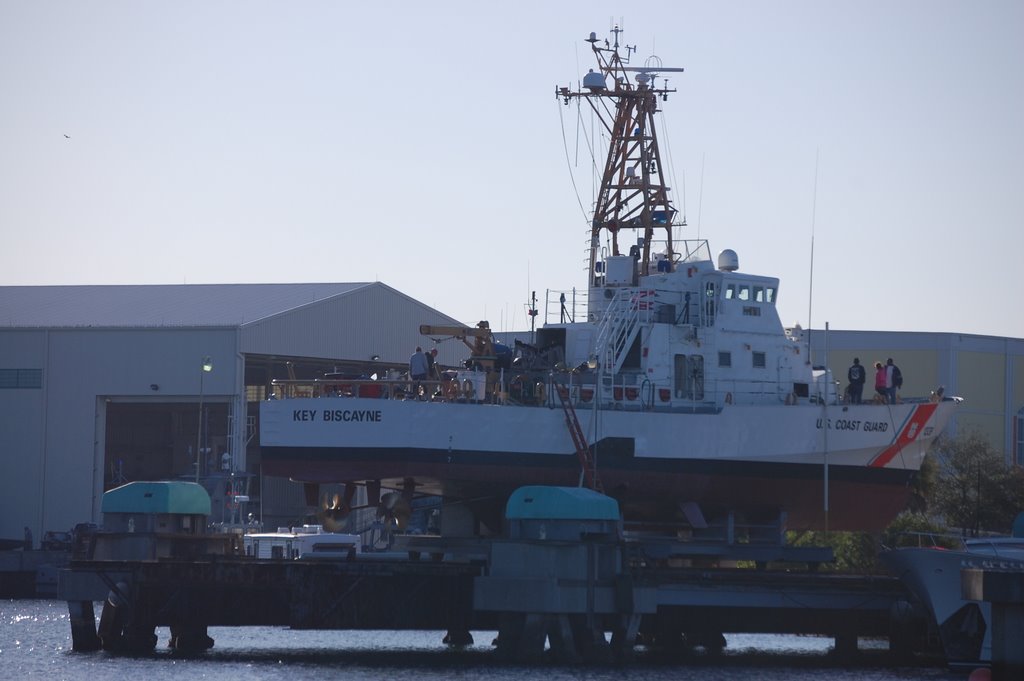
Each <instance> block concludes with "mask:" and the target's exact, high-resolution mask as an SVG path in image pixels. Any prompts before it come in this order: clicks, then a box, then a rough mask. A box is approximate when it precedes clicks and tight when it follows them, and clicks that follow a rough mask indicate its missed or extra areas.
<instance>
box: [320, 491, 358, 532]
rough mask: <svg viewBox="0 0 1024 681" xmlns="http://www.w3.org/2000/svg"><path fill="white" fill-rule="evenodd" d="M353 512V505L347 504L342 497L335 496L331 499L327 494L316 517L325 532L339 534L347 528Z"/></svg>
mask: <svg viewBox="0 0 1024 681" xmlns="http://www.w3.org/2000/svg"><path fill="white" fill-rule="evenodd" d="M351 512H352V506H351V504H347V503H345V502H344V501H343V500H342V498H341V495H339V494H335V495H334V496H333V497H330V496H329V495H328V494H326V493H325V494H324V495H323V500H322V502H321V504H320V510H319V511H318V512H317V514H316V516H317V520H318V521H320V524H321V525H323V527H324V529H325V530H327V531H328V532H339V531H341V530H342V529H343V528H344V527H345V524H346V520H347V519H348V515H349V513H351Z"/></svg>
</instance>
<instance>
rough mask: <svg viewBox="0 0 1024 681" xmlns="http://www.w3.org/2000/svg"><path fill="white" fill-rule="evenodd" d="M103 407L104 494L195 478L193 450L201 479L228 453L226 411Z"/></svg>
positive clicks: (159, 405) (184, 405)
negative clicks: (155, 482)
mask: <svg viewBox="0 0 1024 681" xmlns="http://www.w3.org/2000/svg"><path fill="white" fill-rule="evenodd" d="M202 416H203V418H202V430H201V431H200V414H199V404H198V403H189V402H108V403H107V405H106V422H105V435H106V437H105V447H104V465H103V490H104V491H106V490H109V489H113V488H114V487H118V486H120V485H123V484H125V483H127V482H133V481H136V480H174V479H189V478H192V479H194V478H195V474H196V459H197V457H196V448H197V443H198V445H199V454H200V455H199V457H198V459H199V466H200V470H201V472H202V474H203V475H207V474H208V473H209V472H211V471H213V470H216V469H217V468H218V467H219V466H220V459H219V457H220V455H221V453H222V452H224V451H225V450H226V449H227V442H228V405H227V404H225V403H216V402H205V401H204V402H203V413H202Z"/></svg>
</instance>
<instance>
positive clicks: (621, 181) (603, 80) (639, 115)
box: [556, 24, 683, 287]
mask: <svg viewBox="0 0 1024 681" xmlns="http://www.w3.org/2000/svg"><path fill="white" fill-rule="evenodd" d="M611 33H612V35H613V40H614V43H612V44H609V42H608V40H603V41H599V40H598V38H597V34H596V33H591V34H590V37H589V38H588V39H587V42H589V43H590V45H591V48H592V49H593V51H594V56H595V58H596V59H597V64H598V70H597V71H595V70H593V69H592V70H591V71H590V72H589V73H588V74H587V75H586V76H584V78H583V87H582V88H581V89H579V90H575V91H574V90H572V89H571V88H569V87H560V88H558V89H557V90H556V95H557V96H558V97H561V98H562V100H563V101H564V103H565V104H566V105H568V104H569V102H570V101H572V100H573V99H585V100H587V103H589V104H590V106H591V108H592V109H593V111H594V112H595V114H596V116H597V118H598V119H599V120H600V121H601V123H602V124H603V125H604V128H605V131H606V132H607V133H608V135H609V136H610V142H609V145H608V156H607V159H606V161H605V165H604V172H603V174H602V177H601V187H600V190H599V192H598V196H597V202H596V205H595V208H594V215H593V218H592V220H591V231H590V281H589V285H590V286H592V287H593V286H600V285H601V282H600V279H601V272H600V265H599V261H600V258H599V255H600V250H601V236H602V234H601V233H602V232H603V231H607V232H608V235H609V237H610V241H611V255H621V253H620V244H619V232H620V231H621V230H624V229H628V230H635V231H637V232H640V235H639V236H638V238H637V240H636V242H635V243H636V247H635V248H634V247H633V245H632V244H629V247H628V248H627V250H628V252H629V253H630V254H631V255H633V254H635V255H636V256H637V259H638V261H639V263H638V264H639V268H638V271H639V272H641V273H645V274H646V273H648V272H650V271H651V268H650V264H651V245H652V243H653V241H654V235H655V230H657V229H663V230H664V244H665V247H664V254H665V259H664V261H665V262H667V263H668V267H669V271H671V270H672V268H673V267H674V264H675V257H674V256H675V253H674V249H673V245H672V228H673V227H674V226H676V223H675V218H676V210H675V208H674V206H673V205H672V203H671V202H670V201H669V198H668V189H669V188H668V187H667V186H666V185H665V179H666V177H667V175H666V172H665V169H664V166H663V163H662V158H661V153H660V151H659V149H658V136H657V132H656V129H655V125H654V114H655V113H657V112H658V99H659V97H660V98H661V100H662V101H665V100H666V99H668V95H669V93H672V92H675V90H674V89H670V88H669V87H668V85H667V81H666V82H665V83H664V84H663V85H662V86H661V87H658V86H657V83H656V79H657V77H658V74H660V73H667V72H681V71H683V69H681V68H667V67H663V66H661V63H660V60H658V59H657V58H656V57H653V58H651V59H649V60H648V62H647V64H646V65H645V66H642V67H641V66H629V58H630V56H631V55H632V54H633V52H635V51H636V47H634V46H630V45H624V44H621V45H620V42H619V34H620V33H622V28H621V27H620V26H619V25H618V24H616V25H615V26H614V27H613V28H612V30H611ZM631 76H632V77H631Z"/></svg>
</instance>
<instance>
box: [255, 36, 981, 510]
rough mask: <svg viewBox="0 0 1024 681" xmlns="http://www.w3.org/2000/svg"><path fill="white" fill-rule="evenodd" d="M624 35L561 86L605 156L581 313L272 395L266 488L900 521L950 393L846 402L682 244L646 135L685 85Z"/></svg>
mask: <svg viewBox="0 0 1024 681" xmlns="http://www.w3.org/2000/svg"><path fill="white" fill-rule="evenodd" d="M620 33H621V31H620V29H618V28H617V27H616V28H615V29H614V31H613V35H612V40H610V41H607V40H599V39H598V38H597V36H596V35H595V34H591V36H590V38H589V39H588V40H587V42H589V43H590V46H591V48H592V51H593V55H594V58H595V60H596V68H595V69H592V70H591V71H590V72H589V73H587V74H586V75H585V76H584V78H583V80H582V87H581V88H578V89H574V88H571V87H559V88H556V96H557V97H558V99H559V100H560V101H562V102H564V103H565V104H566V105H574V104H575V105H578V106H580V107H581V108H583V109H585V108H588V107H589V109H590V110H592V112H593V114H594V116H595V117H596V119H597V120H599V121H601V123H602V124H603V125H602V126H601V127H602V129H603V134H604V135H605V136H606V137H607V139H608V140H609V143H608V147H607V149H606V150H605V152H604V153H603V154H601V157H603V159H604V170H603V173H602V176H601V177H602V179H601V186H600V190H599V192H598V194H597V201H596V204H595V208H594V212H593V214H592V216H591V218H590V238H589V245H588V248H587V258H588V261H589V272H588V275H587V277H588V286H587V292H586V299H587V308H586V313H585V314H584V315H582V316H581V318H579V319H577V318H575V317H572V316H571V315H570V318H567V319H559V321H558V322H557V323H549V324H545V325H544V326H543V327H542V328H540V329H538V330H537V331H536V333H535V336H534V337H533V338H532V339H531V342H529V343H526V342H519V343H516V345H515V348H514V349H512V348H502V347H501V346H500V345H499V344H497V343H496V341H495V338H494V337H493V334H492V333H491V330H490V328H489V325H488V324H487V322H480V323H479V324H478V325H477V326H475V327H456V328H446V329H443V328H436V327H421V331H422V332H423V333H424V334H426V335H427V336H428V337H432V338H437V337H451V338H458V339H461V340H462V341H463V342H465V343H466V344H467V345H468V346H469V347H470V349H471V353H472V354H471V355H470V357H469V360H468V361H467V362H466V365H465V366H464V367H459V368H457V369H455V370H452V371H451V372H449V373H446V374H442V375H437V376H433V377H429V379H428V380H418V381H411V380H382V381H344V382H342V383H339V382H338V381H335V380H329V379H324V380H323V381H319V382H312V383H308V384H302V382H299V381H277V382H275V383H276V386H275V390H276V394H275V395H274V399H270V400H267V401H265V402H263V403H262V404H261V408H260V446H261V456H262V466H263V471H264V472H265V473H267V474H270V475H278V476H286V477H290V478H292V479H294V480H299V481H303V482H307V483H311V484H318V483H336V482H344V483H351V484H359V485H363V484H365V485H367V487H368V489H372V490H375V492H376V493H377V494H379V490H380V488H381V487H383V488H386V489H395V490H402V492H403V493H404V494H406V495H413V494H421V493H422V494H434V495H441V496H443V497H445V498H446V499H449V500H453V501H458V502H459V503H460V504H461V505H463V506H464V507H467V508H470V509H471V510H472V511H473V512H474V513H475V514H476V516H477V518H478V519H480V520H482V521H484V522H485V523H486V524H488V525H489V526H491V528H492V529H494V528H497V527H500V514H501V509H503V507H504V503H505V500H506V499H507V498H508V496H509V494H511V492H512V491H513V490H515V489H516V488H518V487H521V486H524V485H555V486H565V485H574V484H581V483H582V484H584V485H586V486H588V487H591V488H595V489H599V490H602V491H604V492H605V493H607V494H608V495H610V496H613V497H615V498H616V499H617V500H618V501H619V504H620V507H621V508H622V510H623V514H624V516H625V517H626V518H627V519H630V520H635V521H661V522H681V523H685V524H688V525H690V526H692V527H694V528H702V527H706V526H707V525H708V524H713V523H714V522H716V519H718V520H721V519H725V520H724V521H723V522H726V523H731V522H733V520H735V519H736V518H737V517H740V518H743V519H745V520H746V521H748V522H752V523H756V522H759V521H763V520H765V519H773V520H777V521H779V522H781V523H782V525H783V526H786V527H789V528H793V529H814V528H826V527H827V528H831V529H851V530H877V529H881V528H883V527H884V526H885V525H887V524H888V523H889V522H890V521H891V520H892V518H894V517H895V516H896V515H897V514H898V513H899V512H900V511H901V510H902V509H903V508H904V506H905V503H906V501H907V499H908V496H909V493H910V486H909V482H910V480H911V478H912V477H913V476H914V475H915V474H916V472H917V471H918V469H919V468H920V465H921V462H922V460H923V459H924V456H925V453H926V452H927V451H928V448H929V446H930V445H931V444H932V442H933V441H934V440H935V438H936V437H938V436H939V434H940V433H941V432H942V430H943V428H944V427H945V426H946V423H947V422H948V421H949V419H950V417H951V416H952V414H953V412H954V410H955V408H956V406H957V404H959V402H960V401H961V400H960V398H956V397H947V396H944V395H943V394H942V393H943V391H942V390H941V389H938V390H936V391H934V392H933V393H932V394H931V395H924V396H921V397H918V398H914V397H903V398H902V399H900V400H899V401H897V402H896V403H888V402H885V401H882V403H871V402H869V401H865V402H864V403H861V402H860V401H859V400H857V401H856V402H852V401H849V400H847V399H846V397H845V396H844V395H843V394H842V393H841V391H839V390H837V384H836V381H835V380H834V379H833V377H832V375H831V373H830V372H829V371H828V370H827V369H825V368H823V367H820V366H816V365H815V364H814V363H812V360H811V356H810V352H809V344H808V342H807V338H805V337H804V335H803V334H802V332H801V331H800V330H799V328H798V327H796V328H791V329H787V328H785V327H784V326H783V324H782V322H781V321H780V318H779V313H778V308H777V303H778V300H779V296H780V290H781V289H780V285H779V279H778V278H776V277H772V276H765V275H760V274H753V273H747V272H743V271H742V270H741V269H740V266H739V257H738V255H737V253H736V252H735V251H733V250H730V249H726V250H723V251H721V252H720V253H719V254H718V256H717V258H713V257H712V255H711V250H710V247H709V246H708V242H707V241H706V240H703V239H697V240H688V239H682V238H680V233H681V232H682V230H683V229H684V228H685V227H686V221H685V218H684V217H683V216H682V215H681V213H680V212H679V211H678V210H677V209H676V207H675V205H674V204H673V202H672V200H671V199H670V191H669V190H670V187H669V186H668V184H667V177H668V175H669V170H668V168H667V167H666V164H665V162H664V158H663V156H662V154H661V151H660V149H659V135H658V131H657V121H658V118H659V115H660V113H661V107H662V106H663V105H664V103H665V101H666V100H668V98H669V96H670V95H671V94H672V93H674V92H675V90H674V89H672V88H670V87H669V86H668V81H667V76H668V75H670V74H674V73H679V72H681V71H682V69H679V68H667V67H664V66H662V64H661V62H660V60H658V59H657V58H651V59H648V60H647V61H646V62H644V63H643V64H640V65H634V64H632V63H631V62H630V56H631V55H632V53H633V48H631V47H628V46H626V45H620ZM576 261H577V258H576V257H575V255H574V256H573V257H572V258H571V260H570V262H571V263H572V264H571V267H572V268H573V269H575V267H576V265H575V263H576ZM314 496H315V495H314ZM370 496H371V497H373V496H375V494H371V495H370ZM866 500H869V501H866Z"/></svg>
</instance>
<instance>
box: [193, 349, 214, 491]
mask: <svg viewBox="0 0 1024 681" xmlns="http://www.w3.org/2000/svg"><path fill="white" fill-rule="evenodd" d="M211 371H213V360H211V359H210V356H209V355H204V356H203V363H202V370H201V371H200V372H199V428H198V429H197V431H198V432H197V433H196V483H198V482H199V471H200V469H201V463H202V458H201V457H202V455H201V452H202V451H203V450H202V449H201V447H202V444H203V378H204V377H205V376H206V374H208V373H210V372H211Z"/></svg>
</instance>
